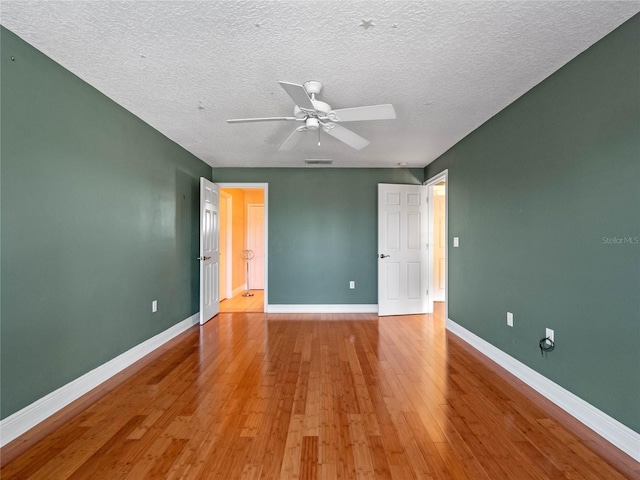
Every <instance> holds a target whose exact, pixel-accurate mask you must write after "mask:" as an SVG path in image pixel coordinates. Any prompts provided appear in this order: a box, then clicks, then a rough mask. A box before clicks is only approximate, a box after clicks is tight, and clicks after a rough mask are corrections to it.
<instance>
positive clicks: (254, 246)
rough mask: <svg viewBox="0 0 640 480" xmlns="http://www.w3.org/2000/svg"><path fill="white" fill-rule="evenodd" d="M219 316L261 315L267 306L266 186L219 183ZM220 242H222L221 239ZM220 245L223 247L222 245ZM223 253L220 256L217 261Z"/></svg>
mask: <svg viewBox="0 0 640 480" xmlns="http://www.w3.org/2000/svg"><path fill="white" fill-rule="evenodd" d="M218 185H219V186H220V197H221V200H222V198H224V199H225V200H224V201H221V209H223V208H224V210H225V212H226V217H225V218H226V220H225V218H223V217H224V216H225V214H224V213H221V226H220V236H221V242H220V244H221V247H222V249H224V250H225V253H224V261H222V258H221V262H220V263H221V273H220V276H221V277H225V279H226V285H225V287H224V291H223V289H222V285H221V289H220V299H221V303H220V311H221V312H264V311H265V309H266V305H267V300H268V295H267V288H268V285H267V258H268V255H267V250H268V249H267V212H268V205H267V202H268V198H267V197H268V196H267V185H266V184H236V183H220V184H218ZM223 238H224V240H225V241H224V242H223V240H222V239H223ZM223 243H224V245H223ZM222 255H223V253H222V252H221V257H222ZM221 283H222V282H221Z"/></svg>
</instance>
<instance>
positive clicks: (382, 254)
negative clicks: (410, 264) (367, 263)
mask: <svg viewBox="0 0 640 480" xmlns="http://www.w3.org/2000/svg"><path fill="white" fill-rule="evenodd" d="M390 256H391V255H385V254H384V253H381V254H380V258H387V257H390Z"/></svg>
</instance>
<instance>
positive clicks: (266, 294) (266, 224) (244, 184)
mask: <svg viewBox="0 0 640 480" xmlns="http://www.w3.org/2000/svg"><path fill="white" fill-rule="evenodd" d="M213 176H214V177H215V172H214V175H213ZM214 183H215V184H216V185H219V186H220V188H261V189H262V190H263V191H264V311H265V312H266V311H268V309H269V184H268V183H258V182H256V183H251V182H239V183H237V182H216V181H215V180H214ZM234 292H235V290H234ZM233 296H235V295H233Z"/></svg>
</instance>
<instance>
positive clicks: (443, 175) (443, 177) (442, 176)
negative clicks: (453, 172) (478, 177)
mask: <svg viewBox="0 0 640 480" xmlns="http://www.w3.org/2000/svg"><path fill="white" fill-rule="evenodd" d="M442 181H444V182H445V183H444V188H445V193H444V194H445V198H444V231H445V234H444V235H445V243H444V272H445V273H444V276H445V282H444V284H445V287H444V301H445V318H447V319H448V318H449V170H448V169H446V170H443V171H442V172H440V173H438V174H437V175H434V176H433V177H431V178H429V179H428V180H427V181H425V182H424V184H425V185H426V186H428V187H429V209H430V212H429V243H430V244H431V245H433V231H434V229H433V205H434V202H433V187H434V185H436V184H437V183H440V182H442ZM432 258H433V256H432V255H431V254H430V255H429V278H433V268H434V267H435V266H434V265H433V262H432V261H431V259H432ZM432 306H433V305H432Z"/></svg>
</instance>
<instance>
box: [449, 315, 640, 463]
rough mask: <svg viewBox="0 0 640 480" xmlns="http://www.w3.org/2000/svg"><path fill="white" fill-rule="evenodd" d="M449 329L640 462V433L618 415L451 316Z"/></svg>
mask: <svg viewBox="0 0 640 480" xmlns="http://www.w3.org/2000/svg"><path fill="white" fill-rule="evenodd" d="M447 330H449V331H450V332H451V333H453V334H454V335H456V336H458V337H460V338H461V339H462V340H464V341H465V342H467V343H468V344H469V345H471V346H472V347H473V348H475V349H476V350H478V351H480V352H481V353H482V354H484V355H486V356H487V357H489V358H490V359H491V360H493V361H494V362H496V363H497V364H498V365H500V366H501V367H503V368H504V369H506V370H507V371H508V372H509V373H511V374H512V375H514V376H515V377H517V378H519V379H520V380H522V381H523V382H524V383H526V384H527V385H528V386H530V387H531V388H533V389H534V390H535V391H537V392H538V393H540V394H541V395H543V396H544V397H546V398H548V399H549V400H551V401H552V402H553V403H555V404H556V405H558V406H559V407H560V408H562V409H563V410H564V411H565V412H567V413H568V414H569V415H571V416H573V417H575V418H576V419H577V420H579V421H580V422H582V423H584V424H585V425H586V426H587V427H589V428H590V429H591V430H593V431H594V432H596V433H597V434H598V435H600V436H601V437H603V438H604V439H605V440H607V441H608V442H610V443H611V444H613V445H614V446H616V447H617V448H619V449H620V450H622V451H623V452H625V453H626V454H627V455H629V456H631V457H632V458H633V459H635V460H636V461H639V462H640V433H638V432H635V431H634V430H631V429H630V428H629V427H627V426H626V425H623V424H622V423H620V422H619V421H618V420H616V419H615V418H612V417H610V416H609V415H607V414H606V413H604V412H603V411H601V410H598V409H597V408H596V407H594V406H593V405H591V404H590V403H587V402H586V401H584V400H583V399H581V398H580V397H578V396H576V395H574V394H573V393H571V392H570V391H568V390H566V389H564V388H563V387H561V386H560V385H558V384H557V383H555V382H553V381H551V380H549V379H548V378H547V377H545V376H543V375H541V374H539V373H538V372H536V371H535V370H533V369H532V368H530V367H528V366H526V365H525V364H524V363H522V362H520V361H519V360H516V359H515V358H513V357H512V356H511V355H509V354H507V353H505V352H503V351H502V350H500V349H499V348H497V347H495V346H493V345H491V344H490V343H489V342H487V341H485V340H483V339H482V338H480V337H478V336H477V335H475V334H474V333H472V332H470V331H469V330H467V329H466V328H464V327H462V326H461V325H458V324H457V323H456V322H454V321H453V320H451V319H450V318H448V319H447Z"/></svg>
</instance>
